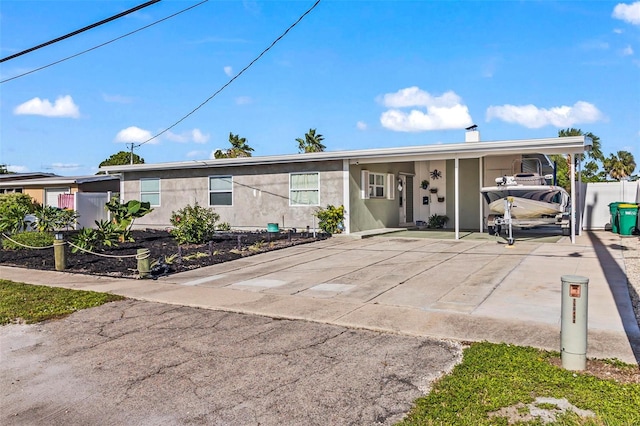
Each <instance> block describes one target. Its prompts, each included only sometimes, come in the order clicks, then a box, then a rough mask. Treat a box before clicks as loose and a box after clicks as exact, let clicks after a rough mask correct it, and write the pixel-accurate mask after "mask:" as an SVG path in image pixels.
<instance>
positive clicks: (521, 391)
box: [400, 342, 640, 426]
mask: <svg viewBox="0 0 640 426" xmlns="http://www.w3.org/2000/svg"><path fill="white" fill-rule="evenodd" d="M557 356H559V354H558V353H552V352H547V351H542V350H538V349H535V348H530V347H519V346H513V345H507V344H492V343H486V342H483V343H475V344H472V345H471V346H470V347H469V348H467V349H465V351H464V357H463V361H462V362H461V363H460V364H458V365H457V366H456V367H455V368H454V369H453V371H452V372H451V373H450V374H448V375H446V376H444V377H442V378H441V379H440V380H438V381H437V382H436V383H435V384H434V386H433V388H432V390H431V392H430V393H429V394H428V395H427V396H425V397H423V398H419V399H418V400H416V401H415V405H414V407H413V409H412V410H411V411H410V413H409V415H408V416H407V417H406V418H405V419H404V421H402V422H401V423H400V425H403V426H409V425H508V424H519V425H541V424H555V425H640V410H639V409H638V407H640V384H622V383H618V382H616V381H614V380H609V379H599V378H597V377H594V376H592V375H589V374H586V373H583V372H573V371H568V370H565V369H563V368H560V367H557V366H554V365H552V364H551V363H550V362H549V359H550V358H551V357H557ZM622 367H624V366H622ZM627 367H629V368H637V366H635V367H632V366H627ZM536 397H551V398H558V399H561V398H566V399H567V400H568V401H569V402H570V403H571V404H573V405H574V406H576V407H577V408H579V409H583V410H591V411H593V413H595V416H594V417H582V418H581V417H579V416H578V415H577V414H575V413H573V412H567V413H565V414H562V415H559V416H557V418H556V420H555V421H553V422H551V423H544V422H543V421H542V420H541V419H540V418H536V419H533V420H531V419H529V420H526V421H520V420H518V421H517V423H513V419H512V423H510V422H509V419H507V418H506V417H495V416H490V415H489V413H491V412H495V411H497V410H499V409H501V408H503V407H511V406H517V405H518V403H522V404H525V406H524V407H522V404H521V405H520V408H519V410H520V411H523V410H524V411H528V408H527V407H526V404H530V403H532V402H534V400H535V399H536ZM525 414H526V413H525Z"/></svg>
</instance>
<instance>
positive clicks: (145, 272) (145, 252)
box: [136, 248, 151, 278]
mask: <svg viewBox="0 0 640 426" xmlns="http://www.w3.org/2000/svg"><path fill="white" fill-rule="evenodd" d="M150 257H151V254H150V251H149V249H146V248H141V249H138V252H137V255H136V259H137V260H138V275H139V277H140V278H147V277H148V276H149V275H150V273H149V271H150V268H149V258H150Z"/></svg>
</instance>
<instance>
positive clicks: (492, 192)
mask: <svg viewBox="0 0 640 426" xmlns="http://www.w3.org/2000/svg"><path fill="white" fill-rule="evenodd" d="M481 192H482V195H483V196H484V197H485V200H486V201H487V203H488V205H489V209H490V210H491V212H492V213H493V214H497V215H504V213H505V212H504V208H505V203H504V199H505V198H507V197H510V198H511V199H512V206H511V217H512V218H513V219H535V218H542V217H553V216H555V215H557V214H560V213H563V212H564V211H565V209H566V207H567V204H568V202H569V195H568V193H567V192H566V191H565V190H564V188H561V187H559V186H552V185H531V186H511V187H504V186H497V187H488V188H482V190H481Z"/></svg>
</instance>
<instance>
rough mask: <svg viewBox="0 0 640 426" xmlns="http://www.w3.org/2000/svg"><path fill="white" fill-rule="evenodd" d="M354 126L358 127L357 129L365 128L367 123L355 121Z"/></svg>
mask: <svg viewBox="0 0 640 426" xmlns="http://www.w3.org/2000/svg"><path fill="white" fill-rule="evenodd" d="M356 127H357V128H358V130H367V127H368V126H367V123H365V122H364V121H358V122H357V123H356Z"/></svg>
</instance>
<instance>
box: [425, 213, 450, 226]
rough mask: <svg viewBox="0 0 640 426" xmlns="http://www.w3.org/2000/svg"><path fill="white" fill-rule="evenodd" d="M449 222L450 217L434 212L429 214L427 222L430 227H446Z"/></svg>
mask: <svg viewBox="0 0 640 426" xmlns="http://www.w3.org/2000/svg"><path fill="white" fill-rule="evenodd" d="M447 222H449V218H448V217H447V216H444V215H439V214H432V215H431V216H429V222H427V226H428V227H429V228H444V225H446V224H447Z"/></svg>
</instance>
